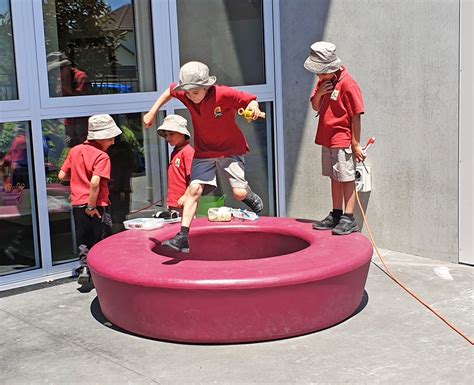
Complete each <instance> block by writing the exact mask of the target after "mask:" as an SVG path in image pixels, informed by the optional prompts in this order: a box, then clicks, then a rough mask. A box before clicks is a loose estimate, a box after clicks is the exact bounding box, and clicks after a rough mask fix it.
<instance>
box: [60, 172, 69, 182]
mask: <svg viewBox="0 0 474 385" xmlns="http://www.w3.org/2000/svg"><path fill="white" fill-rule="evenodd" d="M58 179H59V180H61V181H66V180H70V179H71V174H69V173H65V172H64V171H63V170H60V171H59V174H58Z"/></svg>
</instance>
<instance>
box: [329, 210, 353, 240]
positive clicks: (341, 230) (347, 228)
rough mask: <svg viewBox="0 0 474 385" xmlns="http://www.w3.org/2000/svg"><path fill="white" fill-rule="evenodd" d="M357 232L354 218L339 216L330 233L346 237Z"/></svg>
mask: <svg viewBox="0 0 474 385" xmlns="http://www.w3.org/2000/svg"><path fill="white" fill-rule="evenodd" d="M356 231H359V226H357V222H356V221H355V219H354V217H348V216H347V215H341V219H340V220H339V223H338V224H337V226H336V227H334V228H333V229H332V233H333V234H335V235H347V234H350V233H354V232H356Z"/></svg>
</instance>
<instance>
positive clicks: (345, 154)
mask: <svg viewBox="0 0 474 385" xmlns="http://www.w3.org/2000/svg"><path fill="white" fill-rule="evenodd" d="M321 159H322V166H323V167H322V169H323V172H322V174H323V175H324V176H328V177H330V178H331V179H333V180H335V181H338V182H351V181H353V180H355V168H356V164H355V158H354V156H353V155H352V149H351V148H350V147H349V148H328V147H324V146H323V151H322V155H321Z"/></svg>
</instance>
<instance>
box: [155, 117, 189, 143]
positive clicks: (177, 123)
mask: <svg viewBox="0 0 474 385" xmlns="http://www.w3.org/2000/svg"><path fill="white" fill-rule="evenodd" d="M187 127H188V121H187V120H186V119H185V118H183V117H182V116H180V115H168V116H167V117H166V118H165V119H164V120H163V124H162V125H161V126H160V127H158V129H157V130H156V132H157V133H158V135H160V136H162V137H163V138H164V137H165V131H172V132H179V133H180V134H183V135H184V136H185V137H186V139H189V138H190V137H191V134H190V133H189V131H188V128H187Z"/></svg>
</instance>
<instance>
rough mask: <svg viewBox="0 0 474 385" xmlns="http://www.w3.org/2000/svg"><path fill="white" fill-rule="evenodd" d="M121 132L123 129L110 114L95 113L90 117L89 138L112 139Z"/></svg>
mask: <svg viewBox="0 0 474 385" xmlns="http://www.w3.org/2000/svg"><path fill="white" fill-rule="evenodd" d="M121 133H122V130H121V129H120V128H118V126H117V125H116V124H115V121H114V120H113V119H112V117H111V116H110V115H108V114H102V115H93V116H91V117H90V118H89V128H88V132H87V140H97V139H112V138H115V137H116V136H118V135H120V134H121Z"/></svg>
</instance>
